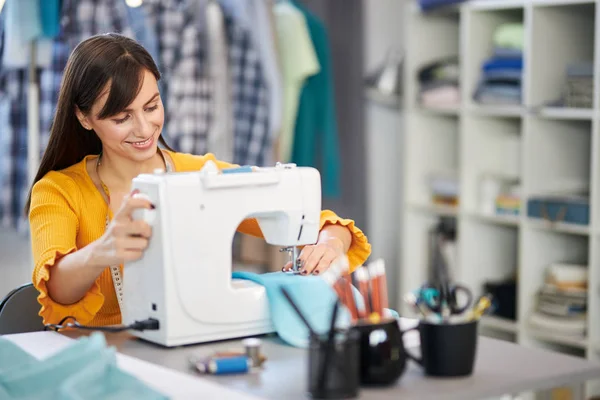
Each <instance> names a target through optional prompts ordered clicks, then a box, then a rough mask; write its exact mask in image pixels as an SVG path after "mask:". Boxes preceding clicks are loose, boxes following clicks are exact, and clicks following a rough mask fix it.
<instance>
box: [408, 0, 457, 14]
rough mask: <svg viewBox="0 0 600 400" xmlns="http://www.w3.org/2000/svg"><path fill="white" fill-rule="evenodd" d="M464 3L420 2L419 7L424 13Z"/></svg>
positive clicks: (443, 1)
mask: <svg viewBox="0 0 600 400" xmlns="http://www.w3.org/2000/svg"><path fill="white" fill-rule="evenodd" d="M464 1H465V0H419V7H420V8H421V10H422V11H431V10H435V9H436V8H440V7H446V6H450V5H453V4H458V3H462V2H464Z"/></svg>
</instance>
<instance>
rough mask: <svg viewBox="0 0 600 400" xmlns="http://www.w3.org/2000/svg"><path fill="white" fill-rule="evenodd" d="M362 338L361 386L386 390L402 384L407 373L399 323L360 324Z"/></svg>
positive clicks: (392, 321) (356, 328) (355, 328)
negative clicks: (388, 386) (398, 382)
mask: <svg viewBox="0 0 600 400" xmlns="http://www.w3.org/2000/svg"><path fill="white" fill-rule="evenodd" d="M353 329H354V330H355V331H357V332H359V334H360V383H361V384H362V385H365V386H385V385H390V384H392V383H394V382H396V381H397V380H398V378H400V376H401V375H402V374H403V373H404V371H405V370H406V358H407V356H406V352H405V350H404V342H403V338H402V336H403V333H402V332H401V331H400V327H399V326H398V321H396V320H390V321H385V322H382V323H378V324H358V325H356V326H355V327H353Z"/></svg>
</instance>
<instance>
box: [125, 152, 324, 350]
mask: <svg viewBox="0 0 600 400" xmlns="http://www.w3.org/2000/svg"><path fill="white" fill-rule="evenodd" d="M242 171H243V170H242ZM225 172H228V173H223V172H219V170H218V168H217V166H216V165H215V164H214V163H212V162H209V163H207V165H206V166H205V167H204V168H203V169H202V170H201V171H199V172H176V173H165V172H162V171H157V172H156V173H154V174H142V175H140V176H138V177H137V178H135V179H134V180H133V188H137V189H139V190H140V192H141V193H142V194H143V195H145V196H147V197H149V199H150V201H151V202H152V203H153V204H154V205H155V206H156V208H155V209H154V210H143V211H141V212H137V215H134V218H143V219H145V220H146V221H147V222H149V223H150V224H151V225H152V237H151V239H150V242H149V246H148V248H147V249H146V251H145V253H144V255H143V257H142V258H141V259H140V260H137V261H135V262H131V263H128V264H127V265H125V268H124V273H123V290H124V293H123V297H124V298H123V310H122V315H123V324H130V323H133V322H134V321H136V320H144V319H147V318H155V319H157V320H158V321H159V326H160V327H159V329H158V330H155V331H152V330H149V331H142V332H137V331H133V332H132V333H133V334H134V335H136V336H138V337H140V338H143V339H145V340H148V341H150V342H154V343H158V344H161V345H164V346H178V345H185V344H191V343H202V342H208V341H215V340H222V339H229V338H238V337H244V336H251V335H259V334H264V333H270V332H273V331H274V328H273V326H272V323H271V320H270V313H269V307H268V303H267V296H266V291H265V289H264V287H262V286H260V285H257V284H254V283H252V282H250V281H246V280H232V278H231V274H232V242H233V236H234V233H235V231H236V229H237V228H238V226H239V224H240V223H241V222H242V221H243V220H244V219H246V218H250V217H254V218H256V219H257V221H258V224H259V225H260V228H261V230H262V232H263V235H264V237H265V240H266V241H267V242H268V243H270V244H273V245H278V246H286V247H287V246H294V249H295V246H300V245H306V244H314V243H315V242H316V241H317V238H318V233H319V219H320V211H321V180H320V175H319V172H318V171H317V170H316V169H314V168H305V167H295V166H294V165H293V164H292V165H290V164H278V165H277V166H275V167H269V168H260V169H258V170H256V171H253V172H239V171H238V172H236V173H231V172H230V171H225ZM294 254H296V253H294Z"/></svg>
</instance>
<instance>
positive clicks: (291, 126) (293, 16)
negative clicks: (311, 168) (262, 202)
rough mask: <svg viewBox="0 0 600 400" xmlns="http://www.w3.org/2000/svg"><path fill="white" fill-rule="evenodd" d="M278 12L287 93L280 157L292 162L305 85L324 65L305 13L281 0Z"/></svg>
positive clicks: (283, 77) (278, 45)
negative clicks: (299, 105)
mask: <svg viewBox="0 0 600 400" xmlns="http://www.w3.org/2000/svg"><path fill="white" fill-rule="evenodd" d="M274 13H275V27H276V30H275V31H276V35H277V48H278V53H279V55H280V59H281V71H282V79H283V93H284V110H283V123H282V128H281V133H280V135H279V156H280V161H282V162H290V161H291V159H292V150H293V146H294V130H295V126H296V118H297V114H298V104H299V102H300V94H301V92H302V87H303V85H304V82H305V81H306V79H307V78H308V77H310V76H312V75H315V74H317V73H318V72H319V71H320V68H321V67H320V65H319V61H318V58H317V54H316V51H315V48H314V45H313V43H312V39H311V37H310V32H309V30H308V26H307V22H306V18H305V17H304V15H303V14H302V12H301V11H300V10H298V8H297V7H295V6H294V5H293V4H290V3H289V2H281V3H277V4H276V5H275V7H274Z"/></svg>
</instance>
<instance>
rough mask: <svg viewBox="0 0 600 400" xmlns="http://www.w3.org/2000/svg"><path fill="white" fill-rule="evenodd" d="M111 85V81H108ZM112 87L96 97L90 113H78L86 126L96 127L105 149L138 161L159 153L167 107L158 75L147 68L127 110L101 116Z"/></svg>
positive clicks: (86, 127) (87, 127)
mask: <svg viewBox="0 0 600 400" xmlns="http://www.w3.org/2000/svg"><path fill="white" fill-rule="evenodd" d="M107 88H110V84H109V85H107ZM108 94H109V92H108V89H107V90H106V91H105V92H104V93H102V94H101V95H100V97H99V98H98V99H97V100H96V102H95V103H94V105H93V106H92V109H91V111H90V113H89V114H87V115H85V116H84V115H81V113H80V112H79V111H78V112H77V114H78V117H79V120H80V121H81V123H82V125H83V127H84V128H85V129H93V130H94V131H95V132H96V134H97V135H98V137H99V138H100V140H101V141H102V147H103V152H105V153H106V152H110V153H112V154H111V155H113V156H114V155H117V156H120V157H124V158H127V159H131V160H135V161H144V160H147V159H150V158H151V157H153V156H154V155H156V151H157V145H158V138H159V136H160V133H161V132H162V128H163V124H164V118H165V114H164V109H163V104H162V101H161V98H160V94H159V92H158V83H157V81H156V78H155V77H154V75H152V73H151V72H149V71H148V70H144V76H143V82H142V87H141V90H140V92H139V94H138V95H137V97H136V98H135V100H133V102H132V103H131V104H130V105H129V106H128V107H127V109H126V110H124V111H123V112H121V113H119V114H117V115H113V116H111V117H108V118H106V119H99V118H98V117H97V116H98V114H99V113H100V111H101V110H102V108H103V107H104V103H105V102H106V100H107V99H108Z"/></svg>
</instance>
